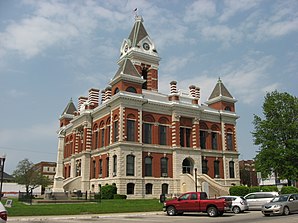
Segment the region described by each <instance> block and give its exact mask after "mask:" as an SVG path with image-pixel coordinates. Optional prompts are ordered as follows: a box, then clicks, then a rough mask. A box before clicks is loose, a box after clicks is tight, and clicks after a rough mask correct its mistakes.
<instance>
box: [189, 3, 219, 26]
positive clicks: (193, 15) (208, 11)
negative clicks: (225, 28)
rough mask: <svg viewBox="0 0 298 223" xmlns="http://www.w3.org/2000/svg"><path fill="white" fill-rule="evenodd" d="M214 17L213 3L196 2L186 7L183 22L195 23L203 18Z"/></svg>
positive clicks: (214, 6)
mask: <svg viewBox="0 0 298 223" xmlns="http://www.w3.org/2000/svg"><path fill="white" fill-rule="evenodd" d="M215 15H216V5H215V3H214V2H213V1H209V0H198V1H195V2H193V3H192V4H191V5H189V6H187V8H186V12H185V17H184V20H185V21H186V22H195V21H198V20H201V19H204V18H212V17H214V16H215Z"/></svg>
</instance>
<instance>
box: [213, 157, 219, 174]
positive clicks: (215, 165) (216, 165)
mask: <svg viewBox="0 0 298 223" xmlns="http://www.w3.org/2000/svg"><path fill="white" fill-rule="evenodd" d="M214 177H215V178H219V177H220V176H219V161H218V160H215V161H214Z"/></svg>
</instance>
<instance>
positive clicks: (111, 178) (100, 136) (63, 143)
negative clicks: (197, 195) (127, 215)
mask: <svg viewBox="0 0 298 223" xmlns="http://www.w3.org/2000/svg"><path fill="white" fill-rule="evenodd" d="M120 52H121V55H120V58H119V61H118V66H119V68H118V70H117V72H116V74H115V76H114V77H113V78H112V80H111V82H110V83H109V86H108V87H107V88H105V89H104V90H102V91H99V89H96V88H92V89H90V90H89V95H88V96H87V97H80V98H79V99H78V106H77V108H76V106H75V105H74V103H73V101H72V100H71V101H70V102H69V104H68V105H67V106H66V108H65V110H64V112H63V113H62V115H61V117H60V131H59V143H58V158H57V174H56V176H55V182H54V188H53V191H54V192H63V191H72V190H82V191H98V190H99V187H100V185H106V184H116V186H117V189H118V193H119V194H126V195H128V197H133V198H144V197H145V198H150V197H158V196H159V195H160V194H161V193H165V194H179V193H182V192H185V191H190V190H195V187H197V189H198V190H204V191H207V192H209V193H210V194H211V195H215V194H216V195H222V194H227V193H228V189H229V187H230V186H231V185H232V184H239V183H240V177H239V166H238V155H239V154H238V148H237V141H236V120H237V119H238V116H237V114H236V113H235V103H236V100H235V98H234V97H232V95H231V94H230V93H229V91H228V90H227V89H226V87H225V86H224V84H223V83H222V81H221V80H220V79H219V80H218V82H217V83H215V87H214V89H213V91H212V93H211V95H210V97H209V99H208V100H207V102H205V104H201V103H200V88H199V87H197V86H194V85H191V86H190V87H189V89H188V92H187V93H186V92H182V91H180V90H178V88H177V82H176V81H172V82H171V83H169V93H168V94H163V93H160V92H159V91H158V77H159V73H158V68H159V61H160V57H159V55H158V52H157V49H156V46H155V44H154V42H153V40H152V39H151V38H150V37H149V35H148V33H147V31H146V29H145V28H144V25H143V20H142V18H141V17H140V16H137V17H136V20H135V24H134V26H133V28H132V31H131V33H130V35H129V37H128V38H127V39H125V40H124V41H123V43H122V45H121V48H120ZM161 75H162V74H161ZM206 90H208V91H210V89H206ZM100 94H101V97H100ZM99 98H101V99H100V100H99ZM195 174H196V176H195Z"/></svg>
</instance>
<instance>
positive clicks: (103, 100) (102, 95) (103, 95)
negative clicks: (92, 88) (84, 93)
mask: <svg viewBox="0 0 298 223" xmlns="http://www.w3.org/2000/svg"><path fill="white" fill-rule="evenodd" d="M105 100H106V91H105V90H102V91H101V103H104V102H105Z"/></svg>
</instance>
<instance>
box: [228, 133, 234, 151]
mask: <svg viewBox="0 0 298 223" xmlns="http://www.w3.org/2000/svg"><path fill="white" fill-rule="evenodd" d="M227 146H228V150H233V135H232V134H231V133H228V134H227Z"/></svg>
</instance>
